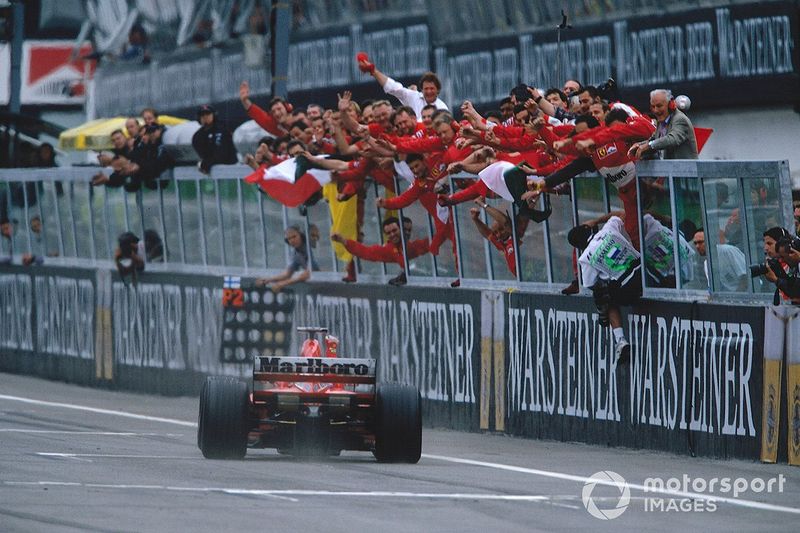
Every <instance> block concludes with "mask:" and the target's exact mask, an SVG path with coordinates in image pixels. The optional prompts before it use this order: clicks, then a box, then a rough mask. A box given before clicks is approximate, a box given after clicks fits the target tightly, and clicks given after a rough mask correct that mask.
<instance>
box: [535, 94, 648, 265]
mask: <svg viewBox="0 0 800 533" xmlns="http://www.w3.org/2000/svg"><path fill="white" fill-rule="evenodd" d="M654 130H655V128H654V127H653V123H652V122H650V120H649V119H647V118H646V117H644V116H642V115H641V114H639V113H638V112H636V110H634V109H633V108H631V107H629V106H626V105H625V104H620V103H616V104H613V105H612V109H611V110H610V111H609V112H608V114H606V125H605V127H603V126H601V127H599V128H592V129H590V130H587V131H584V132H583V133H579V134H577V135H575V136H573V137H571V138H567V139H563V140H561V141H556V142H555V143H553V148H554V149H556V150H557V151H559V152H561V153H565V154H571V155H581V154H585V157H578V158H577V159H575V160H574V161H572V162H571V163H569V164H568V165H566V166H565V167H563V168H562V169H560V170H557V171H556V172H553V173H552V174H550V175H549V176H547V177H546V178H544V179H538V178H536V179H532V180H530V181H529V182H528V188H529V189H532V190H531V191H529V192H527V193H525V194H524V195H523V199H535V198H536V197H537V196H538V195H539V193H540V192H542V191H543V190H544V189H545V188H553V187H556V186H558V185H560V184H562V183H566V182H567V181H569V180H570V179H571V178H573V177H574V176H577V175H578V174H580V173H581V172H587V171H592V170H597V172H599V173H600V174H601V175H602V176H603V177H605V178H606V179H607V180H608V181H610V182H611V184H612V185H614V186H615V187H616V188H617V192H618V194H619V197H620V200H622V205H623V208H624V210H625V231H627V232H628V236H629V237H630V238H631V242H632V243H633V245H634V247H635V248H636V249H637V250H638V249H639V208H638V206H637V204H636V165H634V163H633V159H632V158H631V156H629V155H628V150H629V149H630V147H631V146H633V144H634V143H635V142H637V141H641V140H642V139H648V138H649V137H650V135H652V133H653V131H654Z"/></svg>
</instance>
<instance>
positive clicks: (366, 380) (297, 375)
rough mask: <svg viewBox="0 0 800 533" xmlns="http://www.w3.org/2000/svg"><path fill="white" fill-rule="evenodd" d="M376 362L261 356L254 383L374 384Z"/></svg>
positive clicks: (254, 371)
mask: <svg viewBox="0 0 800 533" xmlns="http://www.w3.org/2000/svg"><path fill="white" fill-rule="evenodd" d="M375 370H376V364H375V359H346V358H340V357H271V356H258V357H256V360H255V366H254V367H253V381H254V382H255V381H260V382H271V383H277V382H297V383H352V384H364V385H375Z"/></svg>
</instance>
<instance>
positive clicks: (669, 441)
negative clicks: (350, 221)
mask: <svg viewBox="0 0 800 533" xmlns="http://www.w3.org/2000/svg"><path fill="white" fill-rule="evenodd" d="M242 286H243V287H247V280H246V279H245V280H243V282H242ZM223 295H224V294H223V279H222V278H221V277H218V276H207V275H179V274H173V273H145V274H143V275H141V277H140V278H139V280H138V281H137V283H136V284H135V285H132V284H130V283H125V282H123V281H122V280H120V279H119V277H118V276H117V275H116V273H115V272H109V271H107V270H92V269H76V268H61V267H38V268H34V269H31V268H27V269H26V268H22V267H3V269H2V270H0V370H2V371H7V372H15V373H22V374H29V375H36V376H40V377H44V378H48V379H54V380H62V381H68V382H73V383H78V384H81V385H89V386H96V387H107V388H112V389H124V390H134V391H141V392H148V393H161V394H166V395H194V394H198V393H199V389H200V386H201V384H202V382H203V380H204V378H205V376H206V375H229V376H238V377H242V378H245V379H246V378H248V377H249V376H250V375H251V372H252V363H251V361H252V354H253V353H265V354H275V355H281V354H288V353H290V352H291V351H292V346H295V347H296V346H298V342H297V338H296V334H295V333H293V332H294V328H295V327H296V326H300V325H320V326H327V327H328V328H330V330H331V332H332V333H333V334H335V335H337V336H338V337H339V339H340V341H341V344H340V348H339V354H340V355H341V356H346V357H374V358H377V359H378V373H379V378H380V380H384V381H385V380H397V381H401V382H405V383H411V384H414V385H416V386H417V387H418V388H419V389H420V391H421V394H422V397H423V400H424V401H423V406H424V417H425V421H426V424H427V425H429V426H436V427H447V428H451V429H455V430H464V431H483V430H488V431H496V432H505V433H508V434H511V435H517V436H522V437H529V438H543V439H555V440H561V441H579V442H587V443H591V444H602V445H608V446H625V447H632V448H646V449H657V450H667V451H671V452H675V453H687V452H688V453H695V454H697V455H703V456H711V457H737V458H747V459H754V460H755V459H759V458H760V459H761V460H762V461H765V462H776V461H786V460H788V461H789V462H790V463H792V464H800V432H798V431H788V430H787V428H797V427H800V357H799V356H798V354H799V353H800V350H798V349H797V348H800V346H798V342H800V318H797V315H798V313H797V311H795V309H794V308H789V307H781V308H767V307H758V306H742V305H719V304H708V303H699V302H694V303H689V302H686V303H682V302H664V301H656V300H644V301H642V302H641V304H640V305H638V306H636V307H633V308H629V309H628V310H627V313H626V315H625V318H626V333H627V336H628V339H629V340H630V341H631V343H632V346H633V349H632V354H631V363H630V364H629V365H627V366H624V367H620V368H616V367H615V364H614V362H613V360H614V357H613V350H612V345H611V341H610V336H609V330H608V329H607V328H602V327H600V325H599V324H598V322H597V314H596V312H595V308H594V305H593V303H592V300H591V298H588V297H582V296H569V297H567V296H560V295H559V296H556V295H543V294H530V293H518V292H511V293H505V292H499V291H480V290H470V289H465V288H461V289H457V290H454V289H449V288H448V289H444V288H442V289H439V288H414V287H401V288H397V287H391V286H383V285H366V284H363V285H362V284H357V285H340V284H330V283H309V284H306V285H303V286H300V287H297V289H296V290H295V292H286V293H283V294H281V295H279V296H278V297H276V296H274V295H272V293H271V292H269V291H266V292H265V291H263V290H255V289H247V288H245V289H244V290H243V291H242V293H241V295H242V298H241V301H240V302H238V303H239V304H240V305H241V307H238V308H230V307H229V308H223V303H222V302H223Z"/></svg>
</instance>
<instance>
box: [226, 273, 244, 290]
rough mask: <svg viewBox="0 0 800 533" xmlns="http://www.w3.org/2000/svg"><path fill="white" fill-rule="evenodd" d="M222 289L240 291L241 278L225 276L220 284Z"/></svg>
mask: <svg viewBox="0 0 800 533" xmlns="http://www.w3.org/2000/svg"><path fill="white" fill-rule="evenodd" d="M222 288H224V289H241V288H242V278H241V277H239V276H225V278H224V282H223V284H222Z"/></svg>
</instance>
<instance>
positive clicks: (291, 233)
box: [256, 226, 319, 293]
mask: <svg viewBox="0 0 800 533" xmlns="http://www.w3.org/2000/svg"><path fill="white" fill-rule="evenodd" d="M284 240H285V241H286V244H288V245H289V247H291V249H292V257H291V259H290V260H289V265H288V266H287V267H286V270H284V271H283V272H281V273H280V274H278V275H277V276H271V277H266V278H258V279H257V280H256V287H265V286H268V285H269V287H270V289H272V292H275V293H278V292H280V291H281V290H283V288H284V287H287V286H288V285H292V284H294V283H302V282H303V281H308V280H309V279H310V278H311V271H312V270H314V271H316V270H319V266H318V265H317V263H316V261H314V256H313V255H312V256H311V260H310V261H309V247H308V245H307V244H306V236H305V234H304V233H303V232H302V231H300V228H298V227H297V226H289V227H288V228H286V233H285V239H284ZM295 273H298V274H297V275H295Z"/></svg>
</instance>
